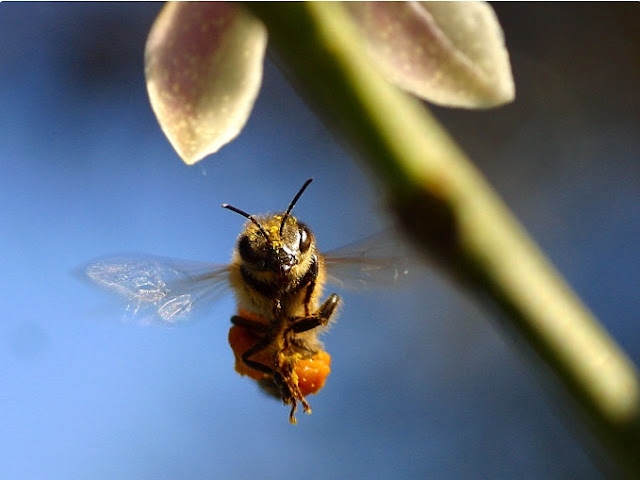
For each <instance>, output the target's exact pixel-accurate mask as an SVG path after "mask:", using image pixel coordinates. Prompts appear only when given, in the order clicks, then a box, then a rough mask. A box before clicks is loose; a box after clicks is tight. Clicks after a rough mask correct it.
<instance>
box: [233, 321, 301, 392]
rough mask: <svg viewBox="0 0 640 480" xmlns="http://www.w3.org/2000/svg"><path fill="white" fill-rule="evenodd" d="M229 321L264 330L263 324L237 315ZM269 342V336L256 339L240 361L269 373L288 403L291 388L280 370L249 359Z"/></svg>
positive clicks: (248, 327) (249, 328)
mask: <svg viewBox="0 0 640 480" xmlns="http://www.w3.org/2000/svg"><path fill="white" fill-rule="evenodd" d="M231 322H233V324H234V325H238V326H241V327H244V328H247V329H248V330H251V329H252V327H253V328H254V329H255V330H261V331H264V330H265V326H264V325H263V324H260V323H257V322H252V321H251V320H248V319H246V318H244V317H239V316H237V315H236V316H233V317H231ZM270 343H271V340H270V339H269V336H266V337H264V338H262V339H260V340H258V341H257V342H256V343H255V344H254V345H253V346H252V347H251V348H249V350H247V351H246V352H244V353H243V354H242V356H241V357H240V358H242V361H243V362H244V364H245V365H247V366H248V367H249V368H253V369H254V370H257V371H259V372H262V373H265V374H267V375H270V376H271V377H272V379H273V382H274V383H275V385H276V386H277V387H278V389H279V390H280V393H281V394H282V400H283V401H284V402H285V403H286V404H289V403H290V401H291V398H292V394H291V389H290V388H289V386H288V385H287V382H286V381H285V379H284V376H283V375H282V374H281V373H280V372H278V371H276V370H274V369H273V368H271V367H270V366H268V365H265V364H264V363H260V362H257V361H255V360H251V357H252V356H253V355H255V354H256V353H258V352H261V351H262V350H264V349H265V348H267V347H268V346H269V344H270Z"/></svg>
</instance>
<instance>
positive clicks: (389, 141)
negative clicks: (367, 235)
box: [248, 2, 640, 478]
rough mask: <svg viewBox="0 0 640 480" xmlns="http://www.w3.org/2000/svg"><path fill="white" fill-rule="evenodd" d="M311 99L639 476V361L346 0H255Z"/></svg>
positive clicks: (621, 462)
mask: <svg viewBox="0 0 640 480" xmlns="http://www.w3.org/2000/svg"><path fill="white" fill-rule="evenodd" d="M248 6H249V7H250V9H251V10H252V11H253V12H254V13H255V14H256V15H258V16H259V17H260V18H261V19H262V20H263V21H264V22H265V24H266V25H267V28H268V31H269V36H270V45H271V46H272V47H273V48H275V50H276V51H277V53H278V57H279V59H280V60H281V62H282V63H283V66H284V67H285V69H286V70H287V72H288V73H289V74H290V76H291V78H292V80H294V83H295V85H296V87H297V88H298V89H299V91H300V92H301V93H302V95H303V96H304V98H305V99H308V100H309V102H310V103H311V104H312V106H313V107H315V109H316V110H317V111H318V113H319V114H320V115H321V117H322V118H323V119H324V120H325V122H326V123H327V124H328V125H329V127H330V128H331V129H332V130H333V131H334V133H335V134H336V135H338V136H339V137H340V138H341V139H343V140H345V141H346V143H347V144H348V145H349V146H351V147H353V148H354V150H355V151H356V152H357V153H358V154H359V156H360V157H361V158H362V159H363V160H364V161H365V162H366V164H367V165H368V166H369V167H370V168H371V170H372V171H373V172H374V174H375V175H376V176H377V178H378V179H379V180H380V182H381V183H382V185H383V186H384V188H385V191H386V193H387V195H388V199H389V202H390V205H391V207H392V210H393V211H394V213H395V214H396V216H397V218H398V219H399V221H400V225H401V227H402V229H403V231H404V233H405V234H406V236H407V237H408V238H409V239H410V240H411V241H412V242H413V244H414V245H417V246H418V248H420V249H421V251H422V252H427V253H428V254H429V255H430V256H431V257H432V258H436V260H437V262H438V264H439V265H440V266H441V267H442V268H443V269H445V270H446V271H447V272H448V273H450V274H451V275H453V276H454V277H455V278H456V279H457V280H459V281H461V282H462V283H463V284H464V285H465V286H466V287H467V288H469V289H471V290H472V291H473V292H474V293H475V294H477V295H479V296H480V297H483V298H489V299H490V300H491V302H492V303H493V304H495V305H498V306H499V307H500V309H501V311H502V313H503V314H506V315H504V317H506V318H505V320H504V321H503V323H502V324H503V325H504V324H506V325H507V326H508V327H509V329H511V330H514V329H515V331H517V332H519V333H520V335H521V338H522V339H523V340H524V342H526V344H527V345H529V346H530V347H531V348H532V349H533V351H535V352H536V353H537V354H538V356H539V358H540V359H542V361H543V362H544V363H545V364H546V365H547V366H548V367H549V368H550V369H551V370H552V371H553V372H554V373H555V374H556V377H557V378H558V379H559V380H560V382H561V383H562V384H563V385H564V387H565V391H566V392H567V393H569V395H570V397H571V398H572V399H573V400H574V401H575V405H578V406H579V407H580V412H581V414H582V415H583V416H582V417H580V420H581V421H582V422H583V423H585V424H586V425H588V426H589V427H590V429H591V431H592V433H593V434H594V437H595V439H596V440H597V441H598V443H599V444H600V446H601V447H602V450H603V451H605V452H606V454H607V456H608V459H609V460H610V462H608V463H610V464H611V465H612V466H617V467H620V473H621V474H623V475H628V476H629V477H632V478H640V387H639V383H638V376H637V373H636V371H635V369H634V366H633V365H632V363H631V362H630V361H629V360H628V359H627V357H626V356H625V355H624V353H623V352H622V351H621V350H620V348H619V347H618V346H617V345H616V344H615V343H614V342H613V341H612V339H611V338H610V337H609V335H608V334H607V333H606V331H605V330H604V329H603V328H602V327H601V326H600V325H599V324H598V322H597V321H596V319H595V318H594V317H593V316H592V314H591V313H590V312H589V311H588V310H587V308H586V307H584V306H583V305H582V303H581V302H580V300H579V299H578V298H577V297H576V295H575V294H574V293H573V292H572V291H571V289H570V288H569V287H568V286H567V285H566V283H565V282H564V281H563V280H562V278H561V277H560V276H559V274H558V273H557V272H556V271H555V269H554V268H553V267H552V266H551V265H550V264H549V262H548V261H547V260H546V259H545V257H544V256H543V254H542V253H541V252H540V251H539V249H538V248H537V247H536V245H535V244H534V242H533V241H532V240H531V239H530V238H529V237H528V235H527V234H526V232H525V231H524V230H523V228H522V227H521V226H520V225H519V224H518V222H517V221H516V220H515V218H514V217H513V216H512V215H511V214H510V212H509V211H508V209H507V208H506V207H505V205H504V204H503V203H502V202H501V201H500V199H499V198H498V196H497V195H496V194H495V193H494V191H493V190H492V189H491V188H490V186H489V185H488V184H487V183H486V181H485V180H484V179H483V178H482V176H481V174H480V173H479V171H478V170H477V169H476V168H475V167H474V166H473V165H472V163H471V162H470V161H469V159H468V158H467V157H466V156H465V154H464V153H463V152H462V151H461V150H460V149H459V148H458V146H457V145H456V144H455V142H454V141H453V140H452V139H451V138H450V136H449V135H448V134H447V133H446V132H445V131H444V129H443V128H442V127H441V126H440V125H439V124H438V122H437V121H436V120H435V119H434V118H433V117H432V116H431V114H430V113H429V112H428V111H427V110H426V109H425V108H424V106H423V105H422V104H421V103H420V102H419V101H417V100H415V99H414V98H412V97H409V96H408V95H405V94H404V93H402V92H400V91H399V90H397V89H396V88H395V87H393V86H391V85H390V84H389V83H388V82H386V81H385V80H384V79H382V78H381V77H380V75H379V74H378V73H377V71H375V70H374V68H373V67H372V66H371V65H370V64H369V62H368V61H367V59H366V56H365V54H364V47H363V46H362V45H361V40H360V38H359V36H358V33H357V32H356V30H355V28H354V26H353V25H352V23H351V21H350V19H349V17H348V15H347V14H346V13H345V11H344V9H343V7H342V5H341V4H340V3H333V2H327V3H325V2H302V3H282V4H281V3H275V4H274V3H267V2H265V3H249V4H248Z"/></svg>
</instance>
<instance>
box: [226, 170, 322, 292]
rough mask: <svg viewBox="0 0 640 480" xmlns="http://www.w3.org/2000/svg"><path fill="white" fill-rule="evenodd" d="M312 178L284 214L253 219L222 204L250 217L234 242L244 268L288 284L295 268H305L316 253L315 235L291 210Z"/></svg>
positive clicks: (227, 207) (227, 206)
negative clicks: (236, 241)
mask: <svg viewBox="0 0 640 480" xmlns="http://www.w3.org/2000/svg"><path fill="white" fill-rule="evenodd" d="M311 181H312V179H311V178H310V179H309V180H307V181H306V182H305V184H304V185H303V186H302V188H301V189H300V191H298V193H297V194H296V196H295V197H294V198H293V200H292V201H291V204H290V205H289V208H288V209H287V211H286V212H284V213H280V214H275V215H268V216H264V217H259V218H256V217H254V216H253V215H249V214H248V213H246V212H244V211H242V210H240V209H238V208H236V207H233V206H231V205H228V204H223V205H222V207H223V208H226V209H229V210H231V211H234V212H236V213H238V214H240V215H242V216H243V217H246V218H248V219H249V222H247V224H246V226H245V229H244V231H243V232H242V233H241V234H240V236H239V238H238V244H237V253H238V255H239V257H240V260H241V261H242V264H243V265H244V266H245V267H246V268H248V269H250V270H251V271H252V272H254V273H258V274H260V273H264V274H267V275H269V276H271V275H273V276H274V279H275V280H277V281H278V282H279V283H281V284H287V283H289V281H290V278H291V276H292V275H293V276H295V272H296V271H297V270H300V269H302V270H306V268H307V267H305V265H308V264H309V259H310V258H311V256H312V255H313V253H314V252H315V237H314V236H313V233H311V230H310V229H309V227H307V226H306V225H305V224H304V223H302V222H299V221H298V220H297V219H296V218H295V217H293V216H292V215H290V213H291V210H292V209H293V207H294V205H295V204H296V202H297V201H298V199H299V198H300V196H301V195H302V193H303V192H304V190H305V189H306V188H307V186H308V185H309V184H310V183H311ZM298 266H300V267H298ZM303 273H304V271H303Z"/></svg>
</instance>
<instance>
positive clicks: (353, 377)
mask: <svg viewBox="0 0 640 480" xmlns="http://www.w3.org/2000/svg"><path fill="white" fill-rule="evenodd" d="M160 7H161V5H160V4H155V3H144V4H140V3H127V4H118V3H108V4H107V3H91V4H88V3H77V4H76V3H56V4H48V3H39V4H27V3H3V4H2V5H0V105H2V106H1V108H0V139H1V143H0V144H1V145H2V152H1V153H0V159H1V160H0V161H1V162H2V174H1V175H0V201H1V204H2V208H1V209H0V220H1V225H2V234H1V235H0V251H1V252H2V256H1V257H0V265H1V269H2V270H1V271H2V277H1V280H0V291H2V320H1V321H0V365H1V366H0V385H1V387H0V425H2V433H0V478H7V479H9V478H11V479H43V478H46V479H70V478H91V479H94V480H100V479H110V480H113V479H159V478H166V479H178V478H189V479H194V480H195V479H205V478H206V479H209V478H234V479H253V478H261V479H276V478H290V477H294V476H296V477H297V476H301V477H304V478H307V479H310V480H311V479H321V478H322V479H326V478H394V479H411V478H451V479H453V478H455V479H461V478H491V479H500V478H522V479H538V478H598V477H599V473H598V471H597V470H596V469H595V467H594V466H593V465H592V464H591V463H590V461H589V459H588V457H587V456H586V455H585V454H584V452H583V451H582V450H581V449H580V447H579V444H578V442H577V441H576V439H575V438H574V436H573V435H572V433H571V431H570V430H569V429H568V427H567V424H566V423H565V422H564V414H563V413H562V408H559V405H558V404H557V403H556V402H555V401H554V399H553V398H550V397H549V396H548V395H546V394H545V391H544V389H543V388H542V387H541V385H543V384H544V382H541V381H540V380H541V378H540V377H539V376H538V375H537V373H536V372H535V371H534V370H532V369H531V368H530V366H529V365H528V364H526V362H524V361H523V359H522V357H521V355H520V354H519V352H518V351H517V350H516V349H515V348H513V345H512V344H511V342H510V341H508V340H504V339H503V338H502V335H501V333H500V332H498V331H497V330H496V329H494V324H493V322H492V321H491V316H490V315H489V314H488V313H487V312H484V311H483V310H481V309H478V308H477V307H476V306H475V305H474V304H472V303H471V302H469V301H468V300H467V299H466V297H465V296H464V295H462V294H460V293H459V292H457V291H456V290H455V289H454V288H452V286H451V285H450V284H449V283H448V282H447V281H446V280H443V279H441V278H439V277H438V276H437V275H435V274H433V273H431V272H429V271H428V270H427V269H424V270H419V271H416V272H414V276H413V279H412V282H411V283H410V284H409V285H406V286H404V287H402V288H399V289H396V290H388V291H384V292H374V293H370V294H358V295H355V294H352V293H349V292H345V293H344V297H345V307H344V309H343V311H342V314H341V317H340V319H339V321H338V323H337V324H336V325H335V327H334V328H333V329H332V331H331V332H330V333H329V335H327V336H326V337H325V341H326V344H327V348H328V350H329V351H330V352H331V353H332V355H333V361H334V363H333V372H332V374H331V376H330V377H329V380H328V382H327V386H326V388H325V389H324V390H323V391H322V392H321V394H320V395H318V396H316V397H311V398H310V401H311V404H312V406H313V408H314V413H313V415H311V416H305V415H300V417H299V425H298V426H296V427H292V426H290V425H289V424H288V422H287V412H288V411H287V408H286V407H284V406H282V405H281V404H279V403H278V402H276V401H273V400H271V399H269V398H266V397H264V396H263V395H262V394H261V393H260V392H259V391H258V389H257V388H256V386H255V385H254V383H253V382H251V381H250V380H248V379H244V378H241V377H239V376H238V375H237V374H236V373H235V372H234V371H233V356H232V354H231V351H230V349H229V347H228V345H227V340H226V337H227V331H228V327H229V317H230V316H231V315H232V313H233V309H234V305H233V303H232V301H231V299H226V300H223V301H220V302H219V303H218V304H217V305H216V309H215V311H214V312H213V314H212V315H211V316H210V317H209V318H203V319H200V320H199V321H196V322H194V323H193V325H191V326H190V327H187V328H181V329H176V330H170V329H162V328H150V327H149V328H147V327H141V326H136V325H131V324H124V323H122V322H121V321H120V320H121V314H120V312H119V311H118V310H117V308H116V307H115V306H114V305H112V304H109V303H108V302H106V301H105V297H103V296H101V295H99V294H97V293H96V292H95V291H92V290H91V289H89V288H87V286H86V285H84V284H82V283H80V282H78V281H77V280H76V279H75V278H74V277H73V276H72V275H71V272H72V271H73V269H74V268H75V267H77V266H78V265H80V264H82V263H84V262H86V261H88V260H89V259H92V258H94V257H96V256H100V255H104V254H108V253H118V252H122V251H139V252H148V253H153V254H159V255H166V256H172V257H181V258H189V259H194V260H206V261H213V262H220V263H223V262H227V261H228V259H229V258H230V254H231V250H232V248H233V244H234V241H235V237H236V235H237V234H238V232H239V231H240V228H241V225H242V223H243V221H242V220H243V219H241V218H240V217H238V216H237V215H233V214H231V213H230V212H228V211H224V210H222V209H221V208H219V204H220V203H222V202H229V203H232V204H234V205H236V206H238V207H241V208H243V209H245V210H247V211H249V212H264V211H268V210H271V211H273V210H278V209H282V208H284V207H285V206H286V205H287V203H288V202H289V200H290V199H291V197H292V195H293V194H294V193H295V192H296V191H297V189H298V188H299V187H300V185H301V184H302V182H303V181H304V180H305V179H306V178H308V177H310V176H313V177H314V178H315V182H314V183H313V184H312V185H311V187H310V189H309V190H308V191H307V193H306V194H305V195H304V197H303V198H302V200H301V201H300V203H299V204H298V206H297V207H296V214H297V216H298V217H299V218H302V219H304V220H305V221H306V222H307V223H309V224H310V225H311V226H312V228H313V229H314V231H315V233H316V235H317V237H318V239H319V242H320V246H321V247H323V248H332V247H337V246H340V245H341V244H344V243H347V242H350V241H353V240H355V239H357V238H360V237H363V236H365V235H367V234H369V233H371V232H374V231H376V230H378V229H379V228H381V226H384V225H385V224H387V223H388V220H387V219H385V217H384V212H383V209H382V207H383V205H382V202H381V199H380V197H379V194H378V193H377V190H376V187H375V185H374V184H371V183H370V182H369V177H368V175H367V173H366V171H363V170H361V169H360V168H359V167H358V166H357V165H356V164H355V163H354V162H353V161H352V158H351V156H350V155H349V154H348V152H346V151H345V150H343V149H342V148H341V147H340V145H339V144H338V143H337V142H336V141H335V140H334V139H333V138H332V137H331V136H330V135H329V134H328V132H327V131H326V130H325V128H324V127H323V126H322V125H321V124H320V123H319V122H318V120H317V119H316V118H315V117H314V116H313V115H312V113H310V111H309V110H308V108H307V107H306V106H305V105H304V104H303V103H302V102H301V101H300V100H299V99H298V97H297V96H296V95H295V93H294V92H293V90H292V89H291V88H290V87H289V86H288V84H287V83H286V81H285V80H284V78H283V76H282V75H281V74H280V73H279V72H278V71H277V70H276V69H275V68H274V67H273V66H272V64H271V63H269V62H268V63H267V65H266V72H265V79H264V84H263V87H262V90H261V93H260V97H259V99H258V102H257V105H256V108H255V111H254V112H253V114H252V116H251V118H250V120H249V123H248V125H247V127H246V128H245V130H244V131H243V132H242V134H241V135H240V137H239V138H238V139H237V140H236V141H234V142H233V143H232V144H230V145H228V146H226V147H225V148H223V149H222V151H221V152H220V153H219V154H217V155H215V156H213V157H211V158H209V159H207V160H205V161H204V162H201V163H200V164H198V165H197V166H194V167H186V166H185V165H183V164H182V163H181V162H180V161H179V159H178V157H177V155H176V154H175V153H174V151H173V150H172V148H171V147H170V145H169V144H168V142H167V140H166V139H165V138H164V136H163V135H162V133H161V131H160V128H159V127H158V124H157V122H156V120H155V118H154V117H153V114H152V112H151V109H150V107H149V105H148V101H147V96H146V90H145V86H144V75H143V63H142V56H143V49H144V42H145V37H146V34H147V32H148V30H149V28H150V26H151V23H152V21H153V19H154V17H155V15H156V14H157V12H158V10H159V9H160ZM496 9H497V11H498V14H499V16H500V18H501V20H502V22H503V26H504V28H505V31H506V36H507V42H508V45H509V46H510V49H511V54H512V60H513V68H514V73H515V77H516V85H517V89H518V93H517V95H518V100H517V102H516V103H515V104H513V105H510V106H507V107H505V108H502V109H499V110H495V111H488V112H461V111H447V110H444V109H437V114H438V115H439V116H440V117H441V118H442V120H443V122H445V124H446V125H447V126H448V128H450V130H451V131H452V132H453V133H454V135H455V136H456V138H458V139H459V140H460V142H461V144H462V145H463V146H464V148H465V149H466V150H467V151H468V152H469V153H470V154H471V156H472V157H473V158H474V159H476V161H477V162H478V164H479V166H480V168H481V169H482V170H483V171H484V172H485V173H486V175H487V176H488V178H489V180H490V181H491V182H492V183H493V184H494V185H495V186H496V188H497V189H498V191H499V192H500V193H501V194H502V195H503V196H504V197H505V199H506V201H507V202H508V204H509V205H510V206H511V207H512V208H513V209H514V211H515V213H516V214H517V215H518V217H519V218H520V219H521V220H522V222H523V223H524V224H525V225H526V227H527V228H528V229H529V230H530V231H531V232H532V234H533V235H534V237H535V238H536V239H537V240H538V241H539V242H540V244H541V245H542V246H543V248H544V249H545V250H546V251H547V253H548V254H549V255H550V257H551V258H552V259H553V261H554V262H556V264H557V265H558V266H559V268H560V269H561V270H562V272H563V273H564V274H565V275H566V276H567V278H568V279H569V281H570V282H571V284H572V285H573V286H574V288H575V289H576V290H577V291H578V292H579V294H580V295H581V296H582V297H583V298H584V299H585V301H586V302H587V303H588V304H589V305H590V307H591V308H592V309H593V310H594V311H595V312H596V314H597V315H598V316H599V317H600V318H601V319H602V321H603V322H604V323H605V325H606V327H607V328H608V329H609V330H610V331H611V332H612V334H613V335H614V336H615V337H616V339H617V340H618V341H619V342H620V343H621V344H622V345H623V346H624V347H625V349H626V350H627V352H628V353H629V355H630V356H631V357H632V358H633V359H634V361H635V362H636V363H637V362H638V360H640V335H639V334H638V331H639V327H638V323H637V321H638V317H637V315H638V311H640V295H638V286H639V285H640V259H639V256H638V248H637V243H638V239H639V238H640V209H639V208H638V205H639V202H638V200H639V199H640V195H639V193H640V175H639V171H640V163H639V162H638V160H639V159H640V154H639V152H640V135H638V132H639V129H638V127H639V126H640V114H639V112H640V105H639V103H640V102H639V98H640V96H639V92H638V88H637V86H638V85H640V78H639V77H640V75H639V67H640V65H639V64H638V56H637V52H638V48H639V47H640V37H639V35H638V31H637V24H638V20H639V19H638V17H639V16H640V15H639V12H638V9H637V6H635V5H629V6H626V5H615V6H609V5H606V6H605V5H603V4H599V5H598V4H597V5H580V6H569V5H567V4H564V5H554V4H551V5H547V4H544V5H543V4H539V5H527V6H525V5H519V4H497V5H496Z"/></svg>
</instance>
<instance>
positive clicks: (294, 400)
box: [85, 179, 407, 423]
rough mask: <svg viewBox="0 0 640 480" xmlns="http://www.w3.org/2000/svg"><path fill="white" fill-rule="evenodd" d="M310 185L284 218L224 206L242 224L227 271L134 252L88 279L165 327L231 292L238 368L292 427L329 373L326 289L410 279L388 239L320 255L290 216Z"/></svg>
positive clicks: (102, 264) (332, 310) (333, 305)
mask: <svg viewBox="0 0 640 480" xmlns="http://www.w3.org/2000/svg"><path fill="white" fill-rule="evenodd" d="M311 181H312V179H309V180H307V181H306V182H305V183H304V185H303V186H302V188H300V190H299V191H298V193H297V194H296V195H295V197H294V198H293V200H292V201H291V203H290V204H289V207H288V208H287V210H286V211H284V212H282V213H276V214H273V215H263V216H254V215H251V214H249V213H246V212H245V211H243V210H240V209H238V208H236V207H233V206H231V205H228V204H223V205H222V207H223V208H226V209H228V210H231V211H233V212H235V213H238V214H240V215H242V216H243V217H245V218H246V219H247V220H248V221H247V223H246V224H245V226H244V230H243V231H242V233H241V234H240V235H239V237H238V240H237V243H236V247H235V249H234V251H233V256H232V260H231V263H230V264H229V265H214V264H208V263H200V262H186V261H181V260H173V259H168V258H161V257H154V256H148V255H147V256H140V255H135V256H125V257H111V258H105V259H102V260H99V261H96V262H93V263H91V264H89V265H88V266H87V267H86V269H85V273H86V275H87V277H88V278H89V279H91V280H92V281H93V282H95V283H96V284H97V285H98V286H100V287H102V288H105V289H108V290H111V291H114V292H116V293H118V294H119V295H120V296H121V297H124V298H125V299H126V301H127V308H128V309H129V310H131V311H132V312H133V313H134V314H135V315H137V316H139V317H141V318H142V319H143V320H151V321H156V322H157V323H160V324H163V325H176V324H179V323H182V322H183V321H184V320H186V319H188V318H189V317H190V316H192V314H193V311H194V309H196V308H197V307H198V306H201V305H204V304H205V303H207V302H206V301H207V300H212V299H215V298H217V297H218V296H219V294H220V293H222V292H223V291H224V289H225V287H230V288H231V290H232V291H233V292H234V293H235V296H236V300H237V311H236V314H235V315H233V316H232V317H231V323H232V326H231V329H230V330H229V344H230V346H231V348H232V350H233V353H234V356H235V369H236V371H237V372H238V373H239V374H240V375H246V376H248V377H250V378H252V379H253V380H255V381H256V382H257V383H258V384H259V385H260V387H261V388H262V389H263V390H264V391H266V392H267V393H269V394H271V395H273V396H276V397H279V398H280V399H281V400H282V401H283V403H284V404H285V405H290V406H291V410H290V413H289V421H290V422H291V423H296V418H295V413H296V410H297V406H298V403H300V404H301V405H302V407H303V409H304V412H305V413H311V408H310V406H309V404H308V402H307V401H306V398H305V397H306V396H307V395H309V394H316V393H317V392H319V391H320V390H321V389H322V388H323V386H324V384H325V381H326V378H327V376H328V375H329V373H330V371H331V368H330V366H331V356H330V355H329V354H328V353H327V352H326V351H325V350H324V346H323V344H322V342H321V341H320V339H319V338H318V336H319V334H321V333H323V332H324V331H325V330H326V328H327V326H328V325H329V323H330V322H331V321H332V320H334V319H335V318H336V315H337V311H338V307H339V305H340V303H341V298H340V297H339V296H338V295H337V294H335V293H332V294H331V295H329V296H328V297H327V298H326V299H324V300H321V297H322V290H323V287H324V285H325V283H326V282H327V281H330V282H333V283H339V284H342V285H344V286H352V287H362V286H364V287H366V286H369V285H372V284H374V285H375V284H377V285H380V284H385V283H394V282H395V281H396V280H397V279H398V277H400V276H403V275H405V274H406V273H407V268H406V264H407V261H406V257H405V256H403V255H397V254H395V250H393V249H394V248H396V245H395V244H392V243H389V240H390V237H389V236H388V235H384V234H383V235H377V236H374V237H370V238H368V239H366V240H365V241H362V242H359V243H357V244H353V245H350V246H347V247H343V248H342V249H338V250H334V251H332V252H329V253H327V254H325V255H322V254H321V253H320V252H319V251H318V248H317V245H316V239H315V236H314V234H313V233H312V232H311V230H310V229H309V227H308V226H307V225H306V224H304V223H302V222H300V221H299V220H298V219H297V218H296V217H294V216H293V215H291V211H292V210H293V207H294V206H295V205H296V203H297V201H298V200H299V199H300V197H301V195H302V194H303V192H304V191H305V190H306V188H307V187H308V186H309V184H310V183H311Z"/></svg>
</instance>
